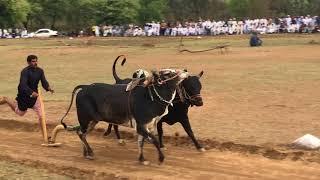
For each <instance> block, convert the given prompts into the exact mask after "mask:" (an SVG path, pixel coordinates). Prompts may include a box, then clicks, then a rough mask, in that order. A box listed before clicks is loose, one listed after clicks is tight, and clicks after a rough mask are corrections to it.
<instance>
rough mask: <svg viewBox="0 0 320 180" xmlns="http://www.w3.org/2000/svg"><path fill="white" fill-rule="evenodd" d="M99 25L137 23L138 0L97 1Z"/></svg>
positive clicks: (97, 20)
mask: <svg viewBox="0 0 320 180" xmlns="http://www.w3.org/2000/svg"><path fill="white" fill-rule="evenodd" d="M95 1H96V3H95V7H96V22H97V23H98V24H127V23H134V22H136V19H137V15H138V7H139V3H138V0H121V1H118V0H95Z"/></svg>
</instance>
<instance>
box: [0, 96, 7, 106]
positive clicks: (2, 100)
mask: <svg viewBox="0 0 320 180" xmlns="http://www.w3.org/2000/svg"><path fill="white" fill-rule="evenodd" d="M6 102H7V101H6V99H5V97H4V96H0V105H2V104H5V103H6Z"/></svg>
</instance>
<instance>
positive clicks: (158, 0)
mask: <svg viewBox="0 0 320 180" xmlns="http://www.w3.org/2000/svg"><path fill="white" fill-rule="evenodd" d="M167 3H168V2H167V0H139V4H140V8H139V11H138V22H139V23H141V24H143V23H145V22H151V21H160V20H162V19H163V18H164V11H165V10H166V8H167Z"/></svg>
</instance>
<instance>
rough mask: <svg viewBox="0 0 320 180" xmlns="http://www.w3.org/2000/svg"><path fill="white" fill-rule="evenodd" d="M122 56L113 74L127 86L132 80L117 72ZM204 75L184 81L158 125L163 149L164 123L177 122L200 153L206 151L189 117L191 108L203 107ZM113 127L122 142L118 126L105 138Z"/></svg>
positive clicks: (113, 67) (119, 82) (116, 79)
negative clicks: (122, 76)
mask: <svg viewBox="0 0 320 180" xmlns="http://www.w3.org/2000/svg"><path fill="white" fill-rule="evenodd" d="M120 57H121V56H118V57H117V58H116V59H115V61H114V63H113V66H112V74H113V77H114V79H115V81H116V84H127V83H129V82H130V81H131V80H132V79H130V78H126V79H121V78H119V76H118V75H117V72H116V68H115V67H116V63H117V61H118V59H119V58H120ZM125 61H126V59H125V58H124V59H123V61H122V63H121V65H124V63H125ZM202 75H203V71H201V72H200V73H199V75H196V76H189V77H188V78H186V79H184V80H183V81H182V83H181V84H180V85H179V87H178V90H179V91H178V93H177V94H176V96H175V98H174V101H173V106H169V109H168V110H169V112H168V114H167V115H165V116H163V117H162V118H161V120H160V121H159V122H158V124H157V132H158V136H159V143H160V147H161V148H163V147H164V145H163V129H162V123H163V122H165V123H167V124H169V125H173V124H175V123H177V122H179V123H180V124H181V125H182V127H183V128H184V130H185V131H186V133H187V134H188V136H189V137H190V138H191V140H192V141H193V143H194V145H195V146H196V148H197V149H198V150H199V151H205V149H204V148H203V147H202V145H200V144H199V142H198V141H197V140H196V138H195V136H194V133H193V131H192V128H191V125H190V122H189V116H188V110H189V107H190V106H193V105H195V106H202V105H203V102H202V98H201V95H200V91H201V88H202V85H201V82H200V77H201V76H202ZM136 76H137V74H136V73H134V74H133V77H136ZM142 77H145V75H144V74H142ZM112 126H113V127H114V130H115V134H116V136H117V138H118V139H119V140H120V142H122V140H121V139H120V133H119V130H118V126H117V125H112V124H109V126H108V129H107V130H106V132H105V133H104V135H105V136H108V135H109V134H110V133H111V129H112Z"/></svg>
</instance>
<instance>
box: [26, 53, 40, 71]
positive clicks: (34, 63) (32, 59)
mask: <svg viewBox="0 0 320 180" xmlns="http://www.w3.org/2000/svg"><path fill="white" fill-rule="evenodd" d="M27 62H28V64H29V66H31V67H33V68H36V67H37V65H38V57H37V56H36V55H29V56H28V57H27Z"/></svg>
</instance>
